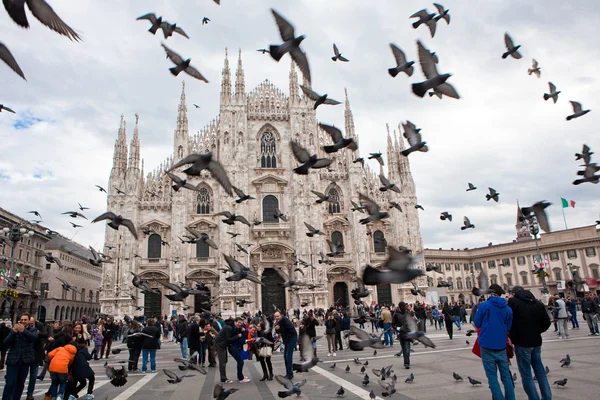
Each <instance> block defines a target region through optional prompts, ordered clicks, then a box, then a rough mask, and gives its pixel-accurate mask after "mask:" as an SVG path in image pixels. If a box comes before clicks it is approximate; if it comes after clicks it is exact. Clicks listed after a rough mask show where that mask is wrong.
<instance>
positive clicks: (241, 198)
mask: <svg viewBox="0 0 600 400" xmlns="http://www.w3.org/2000/svg"><path fill="white" fill-rule="evenodd" d="M232 189H233V191H234V192H235V194H236V195H237V197H238V199H237V200H236V201H235V202H236V203H238V204H240V203H242V202H243V201H246V200H253V199H255V198H256V197H252V196H250V195H248V194H246V193H244V192H242V190H241V189H239V188H237V187H235V186H232Z"/></svg>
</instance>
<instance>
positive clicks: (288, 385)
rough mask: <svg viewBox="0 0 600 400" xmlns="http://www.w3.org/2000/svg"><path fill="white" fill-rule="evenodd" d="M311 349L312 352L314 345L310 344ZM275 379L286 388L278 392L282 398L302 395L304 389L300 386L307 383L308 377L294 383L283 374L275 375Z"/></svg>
mask: <svg viewBox="0 0 600 400" xmlns="http://www.w3.org/2000/svg"><path fill="white" fill-rule="evenodd" d="M310 350H311V353H312V346H310ZM275 379H276V380H277V382H279V383H280V384H281V385H283V387H285V389H286V390H280V391H278V392H277V395H278V396H279V397H280V398H282V399H283V398H285V397H288V396H291V395H294V394H295V395H296V396H300V395H301V394H302V390H300V387H302V386H303V385H304V384H306V379H302V380H301V381H299V382H296V383H293V382H292V380H291V379H288V378H286V377H285V376H282V375H275Z"/></svg>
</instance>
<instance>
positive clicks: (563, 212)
mask: <svg viewBox="0 0 600 400" xmlns="http://www.w3.org/2000/svg"><path fill="white" fill-rule="evenodd" d="M561 201H562V199H561ZM562 214H563V221H565V230H567V229H569V228H567V217H565V208H564V207H562Z"/></svg>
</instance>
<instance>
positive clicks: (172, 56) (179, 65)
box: [160, 43, 208, 83]
mask: <svg viewBox="0 0 600 400" xmlns="http://www.w3.org/2000/svg"><path fill="white" fill-rule="evenodd" d="M160 45H161V46H162V47H163V49H165V52H166V53H167V58H168V59H169V60H171V61H172V62H173V64H175V66H174V67H171V68H169V71H171V73H172V74H173V75H175V76H177V75H179V74H180V73H181V71H185V73H186V74H188V75H189V76H191V77H192V78H196V79H198V80H201V81H204V82H206V83H208V80H207V79H206V78H205V77H204V75H202V74H201V73H200V71H198V70H197V69H196V68H194V67H192V66H190V62H191V61H192V59H191V58H188V59H187V60H185V61H184V60H183V58H181V56H180V55H179V54H177V53H175V52H174V51H173V50H171V49H169V48H168V47H167V46H165V44H164V43H161V44H160Z"/></svg>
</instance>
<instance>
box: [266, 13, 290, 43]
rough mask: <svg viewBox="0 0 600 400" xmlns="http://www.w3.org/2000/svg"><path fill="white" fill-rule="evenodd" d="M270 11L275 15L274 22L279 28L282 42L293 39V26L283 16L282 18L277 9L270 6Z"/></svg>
mask: <svg viewBox="0 0 600 400" xmlns="http://www.w3.org/2000/svg"><path fill="white" fill-rule="evenodd" d="M271 12H272V13H273V17H275V23H276V24H277V28H279V34H280V35H281V39H282V40H283V41H284V42H287V41H289V40H294V38H295V35H294V27H293V26H292V24H290V23H289V22H288V21H287V20H286V19H285V18H283V17H282V16H281V15H279V13H277V11H275V10H274V9H272V8H271Z"/></svg>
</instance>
